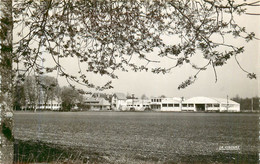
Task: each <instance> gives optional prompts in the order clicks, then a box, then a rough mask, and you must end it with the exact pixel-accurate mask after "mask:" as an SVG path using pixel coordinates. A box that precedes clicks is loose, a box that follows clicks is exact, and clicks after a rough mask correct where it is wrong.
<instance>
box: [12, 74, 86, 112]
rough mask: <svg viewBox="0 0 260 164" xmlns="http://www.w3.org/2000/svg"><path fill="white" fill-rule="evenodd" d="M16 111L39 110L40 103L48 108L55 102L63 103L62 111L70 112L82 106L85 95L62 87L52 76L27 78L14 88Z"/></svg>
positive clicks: (70, 88) (68, 87) (67, 87)
mask: <svg viewBox="0 0 260 164" xmlns="http://www.w3.org/2000/svg"><path fill="white" fill-rule="evenodd" d="M13 101H14V103H13V104H14V105H13V108H14V110H23V109H25V110H34V111H36V110H37V105H38V104H39V103H41V104H43V105H44V108H45V109H46V106H47V104H48V103H50V102H52V101H55V102H60V103H61V110H63V111H69V110H71V109H72V108H73V107H74V106H75V105H76V104H77V105H79V104H82V102H83V95H82V94H80V93H79V92H78V91H77V90H75V89H74V88H72V87H70V86H64V87H60V86H59V84H58V80H57V79H56V78H55V77H51V76H27V77H25V78H24V80H22V81H19V82H17V83H16V84H15V87H14V100H13Z"/></svg>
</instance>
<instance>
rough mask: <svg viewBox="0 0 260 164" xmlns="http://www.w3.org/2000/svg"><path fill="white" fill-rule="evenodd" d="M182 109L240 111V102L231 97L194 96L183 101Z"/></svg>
mask: <svg viewBox="0 0 260 164" xmlns="http://www.w3.org/2000/svg"><path fill="white" fill-rule="evenodd" d="M182 111H219V112H240V104H239V103H237V102H235V101H233V100H230V99H223V98H209V97H192V98H190V99H187V100H184V101H183V102H182Z"/></svg>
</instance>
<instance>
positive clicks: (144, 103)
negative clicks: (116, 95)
mask: <svg viewBox="0 0 260 164" xmlns="http://www.w3.org/2000/svg"><path fill="white" fill-rule="evenodd" d="M126 103H127V110H129V111H144V110H146V109H150V100H147V99H127V100H126Z"/></svg>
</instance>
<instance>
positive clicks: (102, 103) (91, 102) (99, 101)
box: [85, 97, 110, 106]
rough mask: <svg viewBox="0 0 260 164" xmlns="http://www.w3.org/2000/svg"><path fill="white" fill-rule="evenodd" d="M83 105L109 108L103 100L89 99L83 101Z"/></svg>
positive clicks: (107, 103)
mask: <svg viewBox="0 0 260 164" xmlns="http://www.w3.org/2000/svg"><path fill="white" fill-rule="evenodd" d="M85 103H87V104H90V105H102V106H109V105H110V104H109V102H108V101H107V100H105V99H104V98H93V97H91V98H89V99H87V100H86V101H85Z"/></svg>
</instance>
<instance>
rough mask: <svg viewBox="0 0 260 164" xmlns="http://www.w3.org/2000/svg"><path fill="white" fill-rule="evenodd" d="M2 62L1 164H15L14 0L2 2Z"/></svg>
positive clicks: (0, 75) (0, 69)
mask: <svg viewBox="0 0 260 164" xmlns="http://www.w3.org/2000/svg"><path fill="white" fill-rule="evenodd" d="M0 6H1V8H0V9H1V14H0V15H1V31H0V32H1V35H0V39H1V40H0V41H1V56H0V57H1V62H0V78H1V80H0V82H1V85H0V92H1V94H0V105H1V106H0V109H1V115H0V117H1V126H0V130H1V131H0V137H1V144H0V148H1V149H0V163H13V156H14V150H13V98H12V93H13V92H12V78H13V72H12V61H13V60H12V59H13V56H12V55H13V54H12V48H13V46H12V43H13V34H12V33H13V19H12V0H1V2H0Z"/></svg>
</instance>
